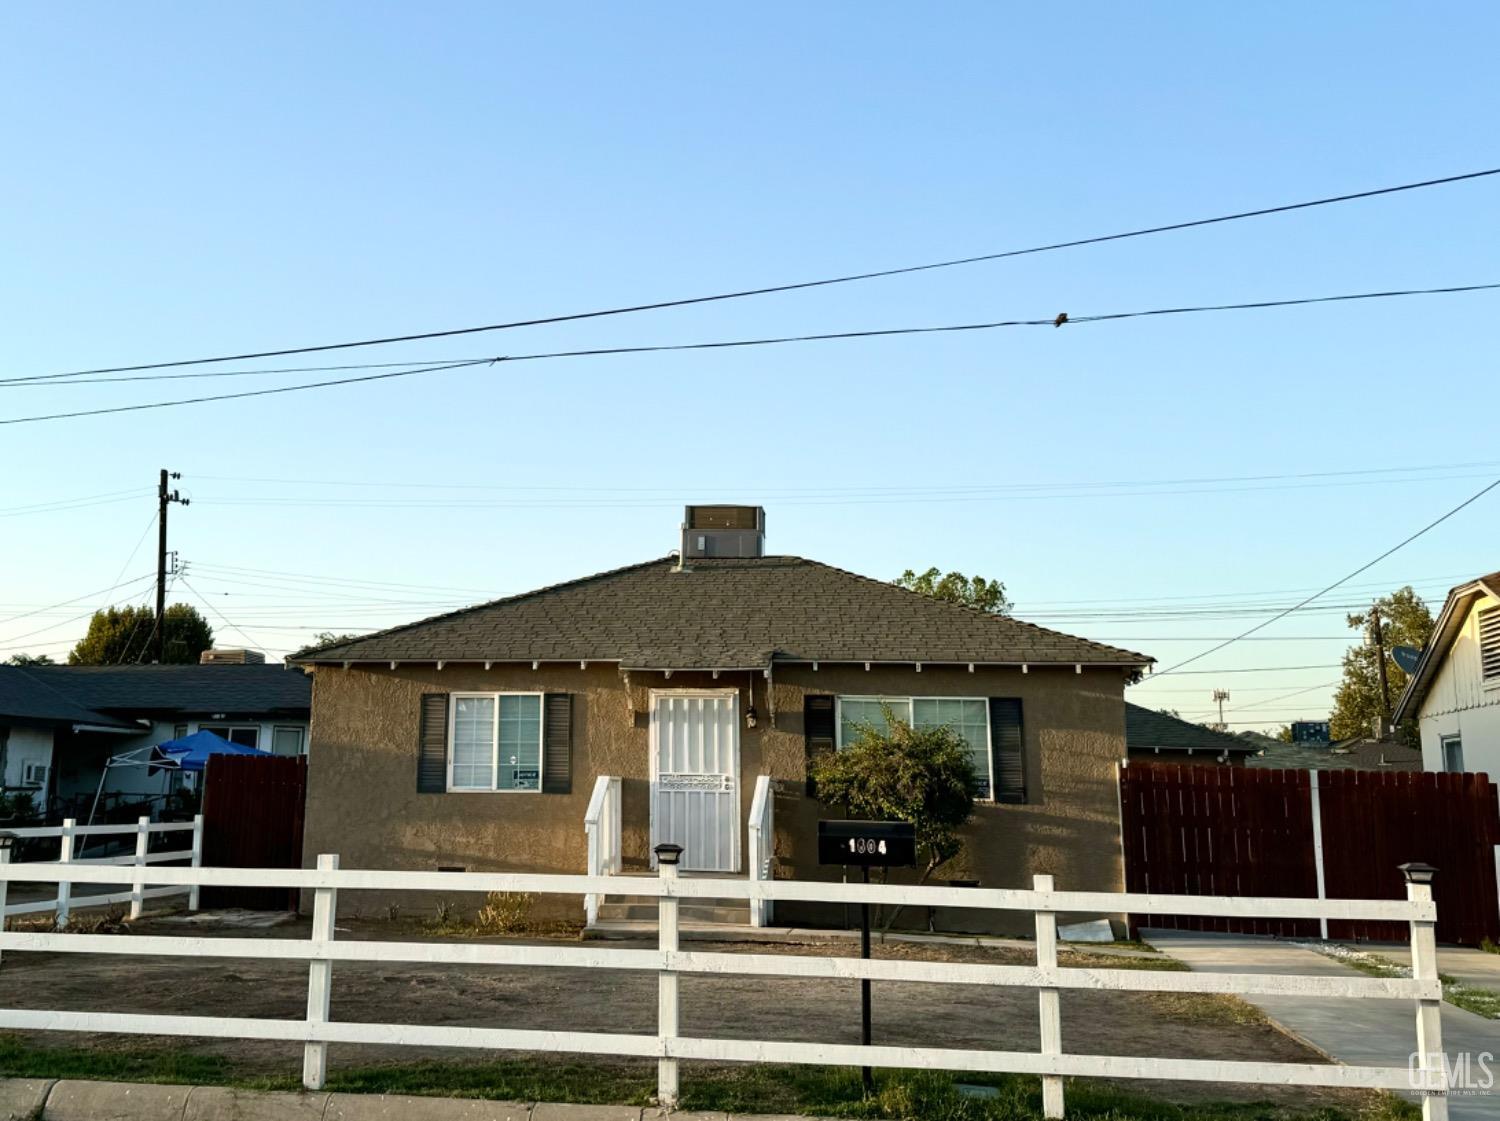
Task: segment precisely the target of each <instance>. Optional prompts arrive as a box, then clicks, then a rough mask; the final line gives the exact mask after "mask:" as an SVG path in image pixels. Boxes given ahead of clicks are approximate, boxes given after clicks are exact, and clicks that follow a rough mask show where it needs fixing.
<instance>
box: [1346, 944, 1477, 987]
mask: <svg viewBox="0 0 1500 1121" xmlns="http://www.w3.org/2000/svg"><path fill="white" fill-rule="evenodd" d="M1348 944H1349V945H1350V946H1352V947H1353V948H1354V949H1356V950H1368V951H1369V952H1370V953H1372V954H1379V955H1380V956H1381V957H1383V958H1390V959H1391V961H1394V962H1396V963H1397V964H1398V965H1404V966H1406V967H1407V968H1410V967H1411V946H1409V945H1407V944H1406V943H1405V942H1399V943H1398V942H1359V943H1352V942H1351V943H1348ZM1438 972H1439V973H1446V974H1447V975H1448V976H1450V977H1452V978H1453V979H1454V980H1456V981H1462V982H1463V983H1464V984H1465V985H1477V986H1479V987H1480V988H1482V989H1494V990H1495V991H1497V992H1500V954H1490V953H1486V952H1485V951H1484V950H1475V949H1471V948H1469V947H1467V946H1439V947H1438Z"/></svg>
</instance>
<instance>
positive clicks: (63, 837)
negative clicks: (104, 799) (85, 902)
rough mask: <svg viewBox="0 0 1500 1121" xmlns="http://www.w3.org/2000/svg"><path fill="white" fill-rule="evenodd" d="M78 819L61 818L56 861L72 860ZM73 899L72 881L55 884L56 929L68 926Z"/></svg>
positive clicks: (60, 881) (61, 881) (65, 862)
mask: <svg viewBox="0 0 1500 1121" xmlns="http://www.w3.org/2000/svg"><path fill="white" fill-rule="evenodd" d="M77 830H78V819H77V818H74V817H65V818H63V823H62V833H61V834H60V835H59V839H58V852H57V859H58V860H60V861H62V862H63V863H64V864H67V863H68V862H69V861H70V860H72V859H73V838H74V837H75V836H76V835H77ZM72 899H73V881H72V880H59V881H58V882H57V929H58V930H62V929H63V928H64V927H66V926H67V925H68V912H69V910H70V904H71V901H72Z"/></svg>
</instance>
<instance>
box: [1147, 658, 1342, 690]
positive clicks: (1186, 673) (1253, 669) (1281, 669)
mask: <svg viewBox="0 0 1500 1121" xmlns="http://www.w3.org/2000/svg"><path fill="white" fill-rule="evenodd" d="M1338 668H1339V663H1337V662H1330V663H1327V664H1325V665H1320V666H1241V667H1240V668H1238V669H1185V670H1173V673H1174V675H1177V676H1181V677H1190V676H1193V675H1195V674H1205V673H1218V674H1224V673H1289V672H1291V671H1293V670H1305V669H1338ZM1161 676H1162V674H1160V673H1156V674H1152V675H1151V676H1150V677H1147V678H1146V679H1145V680H1143V681H1139V682H1137V683H1136V685H1135V688H1137V689H1140V688H1143V687H1145V686H1147V685H1150V684H1151V683H1152V682H1153V681H1155V680H1156V679H1157V678H1159V677H1161Z"/></svg>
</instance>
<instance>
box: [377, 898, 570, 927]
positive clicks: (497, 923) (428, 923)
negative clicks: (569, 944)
mask: <svg viewBox="0 0 1500 1121" xmlns="http://www.w3.org/2000/svg"><path fill="white" fill-rule="evenodd" d="M535 901H536V896H534V895H530V894H528V893H526V892H512V891H492V892H490V894H488V895H486V896H485V897H484V906H482V907H480V908H479V910H478V911H477V912H475V914H474V916H473V917H472V918H470V917H468V916H466V915H464V914H463V912H461V911H460V910H459V909H458V908H457V907H455V906H454V905H453V904H452V903H450V902H449V901H448V900H446V899H440V900H438V903H437V908H436V910H435V911H434V912H433V914H432V915H431V916H430V917H428V918H424V919H422V920H420V922H419V924H418V925H419V927H420V929H421V930H422V932H423V933H425V934H431V935H436V936H438V937H441V938H495V937H503V936H520V935H524V936H527V937H531V938H566V939H578V938H581V937H582V935H583V923H582V922H581V921H573V920H566V919H555V920H550V921H539V920H536V919H533V918H532V917H531V907H532V904H533V903H534V902H535ZM388 918H389V921H390V922H392V923H399V922H400V919H401V916H400V910H399V908H397V909H392V911H391V913H390V914H389V916H388Z"/></svg>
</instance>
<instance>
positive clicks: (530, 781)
mask: <svg viewBox="0 0 1500 1121" xmlns="http://www.w3.org/2000/svg"><path fill="white" fill-rule="evenodd" d="M541 786H542V698H540V697H501V698H500V789H501V790H540V789H541Z"/></svg>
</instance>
